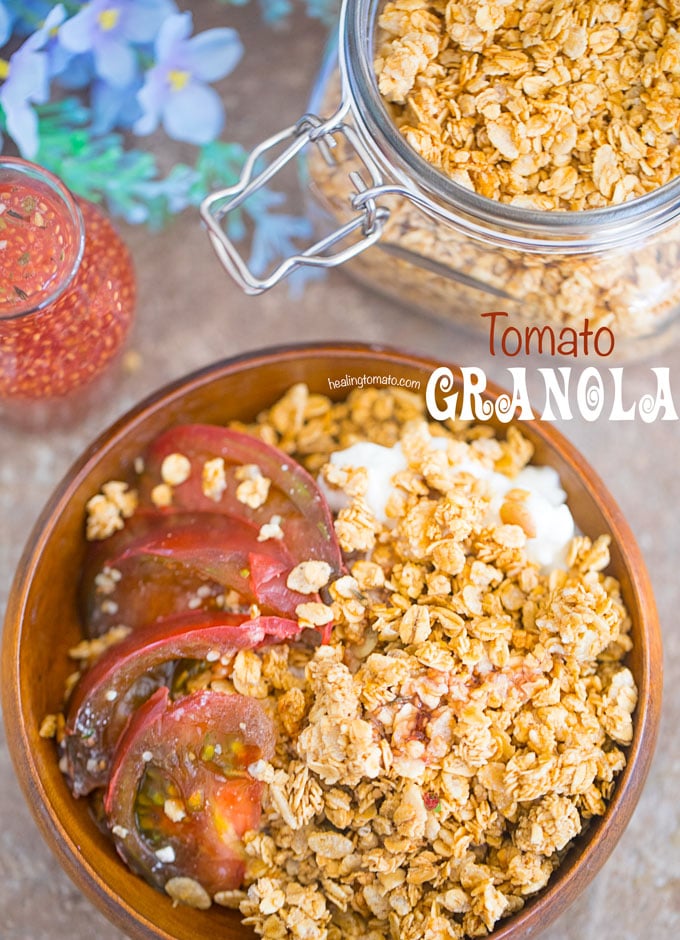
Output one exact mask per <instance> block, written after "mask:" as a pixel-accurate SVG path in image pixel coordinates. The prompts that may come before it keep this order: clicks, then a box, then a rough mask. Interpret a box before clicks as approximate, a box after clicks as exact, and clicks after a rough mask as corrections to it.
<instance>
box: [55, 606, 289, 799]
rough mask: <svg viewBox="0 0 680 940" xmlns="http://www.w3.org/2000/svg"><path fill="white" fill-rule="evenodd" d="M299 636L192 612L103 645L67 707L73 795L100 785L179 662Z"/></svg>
mask: <svg viewBox="0 0 680 940" xmlns="http://www.w3.org/2000/svg"><path fill="white" fill-rule="evenodd" d="M299 632H300V626H299V624H298V623H297V622H296V621H292V620H286V619H284V618H282V617H258V618H256V619H254V620H249V619H247V618H245V617H244V616H243V615H240V614H220V615H215V614H212V615H211V614H205V613H201V612H199V613H197V614H193V615H188V616H187V615H182V616H179V617H173V618H169V619H167V620H159V621H156V622H155V623H152V624H149V625H147V626H146V627H144V629H142V630H140V631H138V632H137V633H132V634H130V635H129V636H128V637H126V638H125V639H124V640H122V641H121V642H120V643H117V644H115V645H114V646H111V647H109V649H108V650H106V652H104V653H103V654H102V656H101V657H100V658H99V659H98V660H97V661H96V662H95V663H94V664H93V665H92V666H91V667H90V669H88V671H87V672H86V673H85V674H84V676H83V677H82V679H81V680H80V682H79V683H78V685H77V686H76V688H75V690H74V693H73V696H72V698H71V701H70V704H69V709H68V714H67V717H66V726H65V736H64V739H63V741H62V745H61V748H62V754H63V756H64V757H65V762H66V770H65V774H66V776H67V778H68V780H69V783H70V786H71V789H72V791H73V793H74V795H75V796H84V795H86V794H87V793H90V792H91V791H92V790H94V789H96V788H97V787H101V786H105V785H106V783H107V781H108V779H109V773H110V768H111V760H112V755H113V750H114V748H115V746H116V742H117V741H118V739H119V738H120V735H121V733H122V732H123V729H124V728H125V725H126V723H127V722H128V721H129V720H130V718H131V716H132V715H133V714H134V712H135V710H136V709H137V708H138V707H139V706H140V704H141V703H142V702H144V701H145V700H146V699H148V698H149V696H151V695H152V693H154V692H155V691H156V690H157V689H158V688H159V687H160V686H164V685H168V684H169V683H170V681H171V677H172V666H173V665H174V663H176V662H177V661H178V660H185V659H189V660H204V659H205V658H206V656H208V655H209V654H210V653H213V654H215V653H219V655H220V656H231V655H233V654H234V653H235V652H236V651H237V650H239V649H254V648H256V647H258V646H261V645H263V644H264V643H267V642H272V641H281V640H287V639H291V638H293V637H295V636H297V635H298V634H299Z"/></svg>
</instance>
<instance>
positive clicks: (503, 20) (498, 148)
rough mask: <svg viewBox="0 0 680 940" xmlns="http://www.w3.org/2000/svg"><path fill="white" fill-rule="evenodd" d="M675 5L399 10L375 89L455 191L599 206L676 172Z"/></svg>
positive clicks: (449, 2)
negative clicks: (453, 184)
mask: <svg viewBox="0 0 680 940" xmlns="http://www.w3.org/2000/svg"><path fill="white" fill-rule="evenodd" d="M679 25H680V6H679V5H678V4H677V3H676V2H675V0H670V2H661V3H659V2H657V0H635V2H633V3H628V2H624V0H607V2H602V0H588V2H586V3H579V4H574V3H573V2H571V0H518V2H515V3H508V2H503V0H500V2H499V0H482V2H475V3H472V2H470V0H394V2H391V3H387V4H386V5H385V7H384V9H383V11H382V14H381V16H380V18H379V29H380V33H379V37H378V49H377V59H376V63H375V67H376V73H377V75H378V84H379V88H380V91H381V93H382V95H383V97H384V98H385V100H386V101H387V102H388V103H389V106H390V110H391V113H392V115H393V117H394V120H395V122H396V124H397V125H398V126H399V127H400V129H401V131H402V133H403V134H404V136H405V137H406V139H407V140H408V141H409V143H410V144H411V145H412V146H413V147H414V148H415V149H416V150H417V151H418V152H419V153H420V154H421V155H422V156H423V157H424V158H425V159H426V160H428V161H429V162H430V163H432V164H433V165H434V166H436V167H437V168H438V169H440V170H442V171H443V172H444V173H446V174H447V175H449V176H450V177H451V178H452V179H454V180H455V181H456V182H457V183H459V184H460V185H461V186H465V187H466V188H468V189H472V190H474V191H475V192H478V193H480V194H481V195H483V196H487V197H488V198H490V199H497V200H500V201H501V202H509V203H512V204H514V205H520V206H526V207H529V208H535V209H593V208H601V207H603V206H607V205H611V204H616V203H621V202H624V201H626V200H627V199H631V198H634V197H636V196H641V195H644V194H645V193H647V192H650V191H651V190H653V189H656V188H657V187H659V186H662V185H663V184H664V183H667V182H668V181H669V180H670V179H672V178H673V177H675V176H677V175H678V173H679V172H680V150H679V149H678V147H677V128H678V122H679V121H680V35H679V34H678V26H679Z"/></svg>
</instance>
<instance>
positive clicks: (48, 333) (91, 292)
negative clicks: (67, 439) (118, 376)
mask: <svg viewBox="0 0 680 940" xmlns="http://www.w3.org/2000/svg"><path fill="white" fill-rule="evenodd" d="M134 303H135V280H134V274H133V269H132V263H131V260H130V256H129V253H128V250H127V248H126V247H125V245H124V243H123V241H122V240H121V238H120V237H119V235H118V234H117V233H116V231H115V230H114V228H113V226H112V225H111V223H110V222H109V220H108V219H107V218H106V216H105V215H104V214H103V212H102V211H101V210H100V209H99V208H98V207H97V206H95V205H94V204H93V203H90V202H88V201H86V200H81V199H78V200H76V199H74V197H73V196H71V194H70V193H69V192H68V190H66V188H65V187H64V186H63V185H62V184H61V183H60V182H59V181H58V180H57V179H56V178H55V177H53V176H52V175H51V174H49V173H47V172H46V171H44V170H42V169H41V168H39V167H34V166H32V165H31V164H27V163H25V162H24V161H22V160H14V159H11V158H0V413H4V414H5V415H8V416H9V417H10V418H12V417H14V418H16V419H17V420H19V421H21V420H22V419H24V418H25V419H26V423H27V424H29V425H30V424H33V423H35V422H34V421H32V418H33V417H34V416H35V415H37V414H38V413H40V414H42V415H44V416H45V423H46V422H47V421H50V420H51V419H52V417H53V416H54V413H55V408H54V407H52V408H49V407H47V406H48V405H52V406H54V405H56V406H58V408H57V410H59V409H60V410H61V412H62V413H63V416H65V417H66V416H68V417H74V416H75V415H76V414H77V413H78V412H79V410H82V405H83V404H84V403H85V400H86V396H84V394H83V393H84V392H85V391H86V390H88V391H89V390H90V389H91V388H92V387H93V386H94V385H95V380H97V379H99V378H100V377H101V376H103V374H104V373H108V372H109V368H110V366H111V365H112V364H113V362H114V361H116V360H117V358H118V354H119V353H120V352H121V350H122V348H123V345H124V342H125V340H126V338H127V336H128V333H129V331H130V327H131V325H132V318H133V312H134ZM96 384H97V385H99V384H100V383H98V382H97V383H96ZM87 397H88V398H89V396H87ZM48 416H49V417H48ZM37 423H43V422H40V421H39V422H37Z"/></svg>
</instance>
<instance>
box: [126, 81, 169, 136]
mask: <svg viewBox="0 0 680 940" xmlns="http://www.w3.org/2000/svg"><path fill="white" fill-rule="evenodd" d="M166 91H167V89H166V83H165V81H164V79H163V75H162V73H161V70H160V69H158V68H154V69H151V71H150V72H148V73H147V76H146V80H145V82H144V85H143V86H142V88H140V90H139V91H138V92H137V102H138V104H139V106H140V107H141V109H142V112H143V113H142V116H141V117H140V118H139V119H138V120H137V121H135V123H134V126H133V128H132V129H133V131H134V132H135V134H138V135H139V136H141V137H143V136H144V135H145V134H153V132H154V131H155V130H156V128H157V127H158V124H159V122H160V119H161V114H162V111H163V104H164V103H165V97H166Z"/></svg>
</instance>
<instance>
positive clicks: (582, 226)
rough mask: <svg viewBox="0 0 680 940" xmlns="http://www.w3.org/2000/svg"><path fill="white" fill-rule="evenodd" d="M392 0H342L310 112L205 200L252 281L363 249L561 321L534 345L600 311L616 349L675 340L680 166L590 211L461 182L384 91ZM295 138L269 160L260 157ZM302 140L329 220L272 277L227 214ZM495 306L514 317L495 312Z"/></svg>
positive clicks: (356, 266) (402, 298) (409, 295)
mask: <svg viewBox="0 0 680 940" xmlns="http://www.w3.org/2000/svg"><path fill="white" fill-rule="evenodd" d="M382 6H383V0H352V2H350V3H348V2H345V3H344V4H343V9H342V13H341V17H340V23H339V30H338V41H337V43H336V44H335V48H334V49H331V53H330V55H329V56H328V57H327V60H326V62H325V64H324V67H323V69H322V71H321V74H320V77H319V80H318V82H317V86H316V88H315V91H314V94H313V97H312V100H311V103H310V114H307V115H305V117H304V118H303V119H302V120H301V121H299V122H298V123H297V124H295V125H293V126H292V127H290V128H288V129H286V130H285V131H283V132H282V133H281V134H279V135H277V136H276V137H275V138H271V139H270V140H269V141H266V142H265V143H264V144H263V145H261V146H260V147H258V148H257V149H256V151H255V152H254V154H253V160H252V161H251V162H250V163H249V164H248V165H247V166H246V168H245V170H244V174H243V177H242V179H241V181H240V182H239V183H238V184H237V185H236V186H234V187H230V188H229V189H227V190H222V191H220V192H218V193H215V194H213V195H212V196H210V197H208V199H207V200H206V201H205V203H204V205H203V207H202V214H203V218H204V221H205V222H206V224H207V226H208V230H209V234H210V237H211V239H212V242H213V246H214V247H215V250H216V251H217V253H218V255H219V257H220V259H221V260H222V262H223V264H224V265H225V267H226V268H227V269H228V270H229V271H230V273H231V274H232V275H233V276H234V277H235V278H236V279H237V280H238V281H239V283H241V285H242V287H243V288H244V290H246V292H247V293H259V292H260V291H262V290H266V289H268V288H269V287H271V286H273V284H275V283H276V282H277V281H278V280H280V279H281V277H284V276H286V275H287V274H289V273H290V272H291V271H292V270H294V269H295V268H297V267H299V266H301V265H315V266H321V267H328V266H330V265H335V264H339V263H343V262H349V263H350V264H349V266H350V269H351V271H352V272H353V273H354V274H355V275H356V276H357V277H358V278H360V279H361V280H362V281H363V282H365V283H367V284H368V285H370V286H372V287H375V288H378V289H379V290H380V291H382V292H383V293H384V294H386V295H388V296H390V297H393V298H395V299H396V300H398V301H399V302H402V303H403V302H406V303H409V304H411V305H412V306H415V307H417V308H418V309H420V310H422V311H425V312H428V313H431V314H436V315H438V316H440V317H444V318H445V319H447V320H449V321H451V322H453V323H456V324H460V325H464V326H468V327H472V328H474V329H476V330H478V331H481V332H484V333H486V334H487V335H488V333H489V324H490V322H493V323H494V324H495V325H496V327H497V330H496V332H497V334H498V333H500V332H501V331H502V330H503V328H504V327H505V326H512V327H514V328H515V329H517V328H521V330H520V329H517V335H518V336H519V335H520V333H521V332H523V333H524V335H526V329H527V328H529V327H532V326H538V327H540V328H543V327H546V326H547V327H550V328H551V329H550V330H548V331H543V333H542V334H541V336H540V337H539V336H538V335H535V336H534V346H533V348H531V349H529V351H530V352H534V351H539V352H546V351H547V352H554V351H555V348H556V345H559V342H560V336H561V334H562V331H563V330H564V329H565V328H568V331H567V334H566V335H567V336H571V332H569V331H574V330H579V329H583V328H584V322H585V320H586V319H587V320H588V321H589V327H590V328H592V329H593V330H594V331H596V330H598V329H600V328H607V330H611V333H612V334H613V336H614V340H615V350H613V351H612V352H613V355H612V359H614V358H618V359H626V358H637V357H641V356H645V355H649V354H650V353H652V352H655V351H657V350H659V349H661V348H663V347H664V346H666V345H667V344H668V343H669V342H670V341H671V340H673V339H675V336H676V334H677V333H678V332H679V331H678V314H679V313H680V179H677V178H676V179H675V180H672V181H671V182H669V183H667V184H666V185H664V186H660V187H659V188H658V189H656V190H654V191H653V192H651V193H648V194H647V195H644V196H641V197H639V198H636V199H633V200H631V201H629V202H624V203H621V204H618V205H611V206H607V207H605V208H601V209H591V210H587V211H564V210H560V211H553V210H537V209H531V208H526V207H523V206H516V205H510V204H506V203H501V202H497V201H495V200H493V199H490V198H487V197H485V196H482V195H479V194H478V193H475V192H472V191H470V190H469V189H466V188H465V187H463V186H461V185H459V184H458V183H456V182H454V181H453V180H452V179H450V178H448V177H447V176H445V175H444V174H443V173H441V172H439V171H438V170H437V169H435V168H434V167H433V166H432V165H431V164H429V163H428V162H426V161H425V160H424V159H423V158H422V157H421V156H420V155H419V154H418V153H417V152H416V151H415V150H414V149H413V148H412V147H411V146H410V145H409V144H408V142H407V141H406V139H405V138H404V137H403V135H402V134H401V133H400V131H399V130H398V128H397V126H396V124H395V123H394V121H393V119H392V117H391V116H390V114H389V112H388V110H387V108H386V106H385V103H384V101H383V100H382V98H381V96H380V92H379V90H378V85H377V80H376V76H375V72H374V58H375V45H376V39H375V34H376V21H377V17H378V14H379V13H380V9H381V7H382ZM316 114H331V117H330V118H323V119H322V118H319V117H316ZM283 144H285V145H286V146H285V149H284V150H283V152H282V153H279V155H278V156H277V157H276V158H275V159H274V160H272V161H271V162H270V164H269V165H268V166H267V167H266V168H265V169H261V168H260V166H261V164H259V163H258V162H257V161H258V159H259V158H261V157H263V156H264V155H265V154H266V153H267V152H268V151H269V150H272V149H276V148H278V149H279V150H280V149H281V146H282V145H283ZM298 154H302V163H303V181H304V183H305V187H306V189H307V191H308V192H309V193H310V195H311V200H312V201H311V203H310V213H312V214H313V216H314V218H315V219H316V220H317V221H318V223H319V227H320V228H321V227H324V228H325V231H326V232H328V231H329V227H330V234H326V235H325V236H323V237H321V238H320V239H319V241H317V243H316V244H315V245H313V246H311V247H310V248H308V249H306V250H305V251H302V252H300V254H298V255H297V256H295V257H293V258H288V259H285V260H284V261H283V262H282V263H281V264H280V265H279V266H278V267H277V269H276V270H275V271H274V272H273V273H272V274H270V275H269V276H268V277H267V278H263V279H259V278H256V277H254V276H253V275H252V273H251V272H250V271H249V270H248V268H247V266H246V265H245V263H244V261H243V259H242V258H241V257H240V255H239V253H238V251H237V250H236V248H235V246H234V245H233V244H232V243H231V242H230V241H229V239H228V238H227V237H226V235H225V234H224V230H223V220H224V217H225V216H226V215H227V214H228V213H229V212H230V211H232V209H235V208H237V207H238V206H239V205H240V204H241V203H242V202H243V201H244V200H245V199H247V198H248V197H249V196H250V195H251V194H252V193H253V192H254V191H255V189H257V188H258V186H260V185H263V184H264V183H266V182H268V181H269V179H270V178H271V177H272V176H273V174H274V173H275V172H277V171H278V169H279V168H280V167H281V166H282V165H283V163H285V162H287V160H289V159H292V158H293V157H294V156H297V155H298ZM366 249H370V250H366ZM491 312H498V313H499V317H496V318H495V319H494V320H493V321H491V320H490V318H489V317H488V316H487V317H483V316H482V314H484V313H487V314H489V313H491ZM502 314H506V315H507V316H505V317H503V316H502ZM534 332H535V331H534ZM496 339H498V336H496ZM513 342H514V340H513ZM605 345H606V348H607V349H609V346H610V345H611V343H610V342H609V341H608V342H607V343H606V344H605ZM512 354H514V349H513V350H512ZM610 355H611V352H610Z"/></svg>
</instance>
